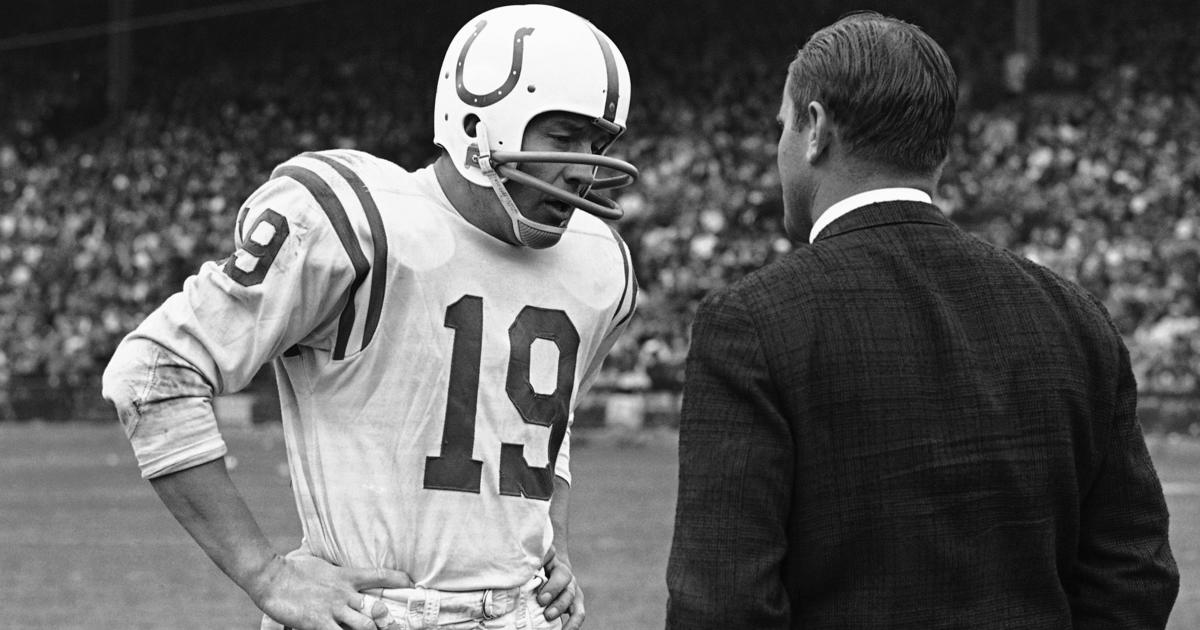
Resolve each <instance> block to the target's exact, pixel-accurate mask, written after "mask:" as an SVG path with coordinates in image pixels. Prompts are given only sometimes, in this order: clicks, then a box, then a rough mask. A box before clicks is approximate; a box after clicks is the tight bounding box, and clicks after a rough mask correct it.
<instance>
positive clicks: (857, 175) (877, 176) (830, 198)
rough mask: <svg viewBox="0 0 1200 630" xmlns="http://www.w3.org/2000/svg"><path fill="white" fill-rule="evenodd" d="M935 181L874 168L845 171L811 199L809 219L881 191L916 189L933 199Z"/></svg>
mask: <svg viewBox="0 0 1200 630" xmlns="http://www.w3.org/2000/svg"><path fill="white" fill-rule="evenodd" d="M935 182H936V178H935V177H934V176H931V175H918V174H911V173H908V174H906V173H896V172H894V171H884V170H880V169H874V168H870V167H867V168H861V169H855V170H854V171H846V172H845V173H844V174H841V175H839V176H836V177H828V178H826V179H825V180H824V181H822V182H821V185H820V186H819V187H818V188H817V190H816V193H815V195H814V197H813V204H812V219H813V221H814V222H815V221H817V219H819V218H820V216H821V215H822V214H824V213H825V211H826V210H828V209H829V207H830V206H832V205H833V204H835V203H837V202H839V201H841V200H843V199H846V198H848V197H852V196H854V195H857V194H859V193H863V192H867V191H869V190H878V189H880V188H915V189H917V190H921V191H924V192H926V193H928V194H929V195H930V196H933V189H934V184H935Z"/></svg>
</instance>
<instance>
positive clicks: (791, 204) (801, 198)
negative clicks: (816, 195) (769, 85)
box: [776, 77, 812, 241]
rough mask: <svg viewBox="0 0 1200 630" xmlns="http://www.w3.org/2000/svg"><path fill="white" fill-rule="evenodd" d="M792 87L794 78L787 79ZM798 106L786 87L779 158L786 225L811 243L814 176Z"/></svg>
mask: <svg viewBox="0 0 1200 630" xmlns="http://www.w3.org/2000/svg"><path fill="white" fill-rule="evenodd" d="M788 84H789V85H790V84H791V78H790V77H789V78H788ZM795 114H796V111H795V105H794V104H793V103H792V99H791V97H789V96H788V88H787V87H784V91H783V104H782V106H781V107H780V108H779V124H780V126H781V127H782V130H781V131H780V134H779V150H778V152H777V153H776V159H777V160H778V166H779V181H780V183H781V184H782V186H783V225H784V228H786V229H787V233H788V235H789V236H791V237H792V238H793V239H796V240H805V241H807V240H808V236H809V231H810V230H811V229H812V215H811V212H812V173H811V170H810V168H809V163H808V159H807V157H806V155H805V151H806V149H807V145H808V142H807V138H808V134H806V133H804V132H805V129H804V128H801V127H799V126H798V125H797V122H796V115H795Z"/></svg>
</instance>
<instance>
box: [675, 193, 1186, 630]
mask: <svg viewBox="0 0 1200 630" xmlns="http://www.w3.org/2000/svg"><path fill="white" fill-rule="evenodd" d="M1135 403H1136V391H1135V384H1134V378H1133V374H1132V372H1131V370H1130V364H1129V356H1128V353H1127V351H1126V349H1125V346H1124V344H1123V343H1122V341H1121V338H1120V336H1119V335H1118V333H1117V331H1116V329H1115V328H1114V327H1113V325H1112V323H1111V320H1110V319H1109V317H1108V315H1107V313H1106V312H1105V310H1104V308H1103V306H1101V304H1100V303H1099V302H1097V301H1096V300H1095V299H1094V298H1092V297H1091V296H1089V295H1088V294H1087V293H1085V292H1084V291H1083V290H1082V289H1080V288H1079V287H1077V286H1076V285H1074V284H1072V283H1069V282H1067V281H1065V280H1063V279H1061V278H1059V277H1057V276H1055V275H1054V274H1052V273H1051V272H1050V271H1048V270H1046V269H1044V268H1042V267H1039V266H1037V265H1035V264H1033V263H1031V262H1029V261H1027V260H1025V259H1024V258H1022V257H1020V256H1017V255H1015V254H1012V253H1010V252H1006V251H1004V250H1001V249H998V248H996V247H993V246H991V245H988V244H986V243H984V242H983V241H981V240H979V239H976V238H974V237H972V236H969V235H967V234H965V233H964V232H962V231H961V230H959V229H958V228H956V227H955V226H954V225H953V224H951V223H950V222H949V221H948V220H947V219H946V218H945V217H944V216H943V215H942V214H941V213H940V212H939V211H938V209H937V208H936V207H934V206H931V205H927V204H923V203H912V202H889V203H881V204H875V205H871V206H868V207H865V208H860V209H858V210H855V211H853V212H851V213H850V214H848V215H846V216H844V217H842V218H840V219H838V220H837V221H835V222H834V223H833V224H831V225H830V226H829V227H828V228H826V231H825V232H823V233H822V235H821V236H820V237H819V238H818V239H817V241H816V242H815V243H813V244H812V245H810V246H805V247H800V248H798V249H797V250H796V251H795V252H793V253H792V254H790V255H789V256H788V257H786V258H785V259H783V260H781V261H779V262H776V263H774V264H772V265H770V266H768V267H766V268H764V269H761V270H759V271H758V272H756V273H754V274H752V275H750V276H748V277H746V278H745V279H743V280H741V281H739V282H738V283H736V284H734V285H732V286H730V287H727V288H725V289H722V290H719V291H715V292H714V293H712V294H711V295H709V296H708V297H707V298H706V299H705V300H704V302H703V303H702V304H701V306H700V310H699V313H698V314H697V316H696V320H695V322H694V325H693V338H692V346H691V353H690V355H689V358H688V363H687V383H686V385H685V389H684V398H683V415H682V420H681V422H680V435H679V468H680V469H679V499H678V505H677V514H676V521H675V539H674V543H673V546H672V550H671V556H670V562H669V568H668V572H667V584H668V587H669V593H670V600H669V603H668V611H667V617H668V622H667V625H668V627H670V628H680V629H684V628H686V629H689V630H695V629H702V628H721V629H723V630H728V629H736V628H748V629H749V628H753V629H755V630H764V629H771V628H920V629H922V630H924V629H928V628H1162V627H1163V626H1164V625H1165V624H1166V619H1167V616H1168V614H1169V613H1170V610H1171V607H1172V605H1173V603H1174V600H1175V596H1176V593H1177V591H1178V588H1179V576H1178V571H1177V569H1176V566H1175V562H1174V559H1173V557H1172V555H1171V551H1170V547H1169V546H1168V542H1167V510H1166V505H1165V502H1164V500H1163V493H1162V488H1161V486H1160V484H1159V480H1158V477H1157V474H1156V473H1155V470H1154V467H1153V465H1152V463H1151V461H1150V457H1149V455H1148V453H1147V450H1146V446H1145V443H1144V441H1143V438H1142V434H1141V429H1140V427H1139V425H1138V421H1137V417H1136V415H1135V409H1134V407H1135Z"/></svg>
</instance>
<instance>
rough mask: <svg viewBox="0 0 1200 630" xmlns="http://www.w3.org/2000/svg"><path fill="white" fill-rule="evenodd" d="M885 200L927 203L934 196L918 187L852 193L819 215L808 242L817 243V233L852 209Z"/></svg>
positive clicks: (877, 189) (931, 200) (930, 201)
mask: <svg viewBox="0 0 1200 630" xmlns="http://www.w3.org/2000/svg"><path fill="white" fill-rule="evenodd" d="M884 201H923V202H925V203H933V198H932V197H930V196H929V193H927V192H925V191H923V190H917V189H916V188H876V189H875V190H868V191H866V192H860V193H858V194H857V195H851V196H849V197H846V198H845V199H843V200H841V201H839V202H837V203H835V204H833V205H832V206H829V209H828V210H826V211H825V212H824V213H823V214H822V215H821V216H819V217H817V220H816V221H815V222H814V223H813V227H812V232H810V233H809V235H808V242H810V243H815V242H816V241H817V235H818V234H820V233H821V230H824V229H825V228H826V227H829V224H830V223H833V222H834V221H836V220H838V219H840V218H842V217H844V216H846V215H847V214H849V213H850V212H851V211H853V210H857V209H859V208H861V207H863V206H869V205H871V204H873V203H882V202H884Z"/></svg>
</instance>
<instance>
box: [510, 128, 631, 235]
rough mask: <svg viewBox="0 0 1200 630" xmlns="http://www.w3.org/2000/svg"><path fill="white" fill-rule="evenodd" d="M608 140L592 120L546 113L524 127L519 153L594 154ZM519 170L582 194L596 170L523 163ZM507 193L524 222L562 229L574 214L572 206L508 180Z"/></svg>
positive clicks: (570, 165)
mask: <svg viewBox="0 0 1200 630" xmlns="http://www.w3.org/2000/svg"><path fill="white" fill-rule="evenodd" d="M608 140H609V135H608V133H606V132H605V131H604V130H602V129H600V128H599V127H597V126H595V125H593V124H592V122H591V119H590V118H587V117H585V116H580V115H578V114H568V113H565V112H549V113H546V114H542V115H540V116H537V117H535V118H534V119H533V120H532V121H530V122H529V124H528V125H527V126H526V127H525V135H524V138H523V140H522V144H521V150H522V151H559V152H571V153H596V152H598V151H599V150H600V148H601V147H603V146H604V143H606V142H607V141H608ZM520 169H521V170H522V171H523V172H525V173H528V174H529V175H532V176H534V177H536V178H538V179H540V180H542V181H545V182H549V183H550V184H552V185H553V186H556V187H558V188H561V189H562V190H565V191H567V192H571V193H575V194H577V195H580V194H582V193H583V192H584V191H585V190H587V188H588V186H590V185H591V184H592V180H593V179H594V177H595V169H594V168H593V167H591V166H588V165H585V164H546V163H536V162H525V163H522V164H520ZM507 186H508V193H509V195H510V196H511V197H512V199H513V201H514V202H515V203H516V205H517V208H518V209H520V211H521V214H523V215H525V218H526V219H529V220H530V221H536V222H538V223H543V224H546V225H553V226H563V225H566V224H567V221H569V220H570V218H571V215H572V214H573V213H574V212H575V208H574V207H573V206H570V205H568V204H567V203H566V202H563V201H560V200H558V199H555V198H554V197H551V196H550V195H547V194H545V193H543V192H541V191H539V190H537V189H536V188H531V187H528V186H523V185H521V184H519V183H517V182H514V181H511V180H510V181H509V182H508V184H507Z"/></svg>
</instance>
